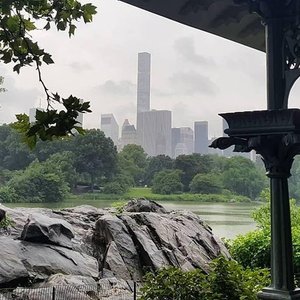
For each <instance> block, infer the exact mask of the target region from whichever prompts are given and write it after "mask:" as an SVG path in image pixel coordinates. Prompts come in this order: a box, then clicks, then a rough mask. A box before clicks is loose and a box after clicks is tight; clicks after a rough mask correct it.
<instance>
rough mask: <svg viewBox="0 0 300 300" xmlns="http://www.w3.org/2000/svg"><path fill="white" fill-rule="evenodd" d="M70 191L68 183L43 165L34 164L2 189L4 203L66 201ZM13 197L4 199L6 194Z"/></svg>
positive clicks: (0, 192)
mask: <svg viewBox="0 0 300 300" xmlns="http://www.w3.org/2000/svg"><path fill="white" fill-rule="evenodd" d="M68 191H69V188H68V185H67V183H66V182H65V181H64V180H63V178H62V177H60V174H58V173H55V170H52V171H50V170H48V169H47V168H45V167H44V165H43V164H40V163H38V162H33V163H32V164H31V165H30V166H29V167H28V168H27V169H26V170H24V171H22V172H19V173H17V174H16V175H15V176H14V177H13V178H12V179H11V180H10V181H9V182H8V184H7V186H5V187H2V188H1V189H0V196H2V200H3V201H9V202H12V201H13V200H12V199H14V201H16V202H59V201H62V200H64V198H65V197H66V196H67V194H68ZM5 192H6V193H9V192H10V193H11V195H10V196H9V197H8V196H7V197H6V198H4V193H5Z"/></svg>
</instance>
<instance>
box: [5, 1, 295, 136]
mask: <svg viewBox="0 0 300 300" xmlns="http://www.w3.org/2000/svg"><path fill="white" fill-rule="evenodd" d="M92 2H94V4H95V5H97V6H98V14H97V16H96V17H95V19H94V22H93V23H92V24H88V25H84V24H78V30H77V32H76V33H75V37H73V38H72V39H69V38H68V36H67V34H66V33H63V32H61V33H57V32H56V31H55V30H50V31H49V32H47V33H45V32H41V33H39V34H37V36H36V38H37V39H38V40H39V43H40V45H41V46H42V47H44V48H45V49H46V50H48V51H49V52H50V53H51V54H52V55H53V59H54V61H55V64H54V65H51V66H44V67H43V69H42V70H43V77H44V80H45V81H46V83H47V86H48V87H49V89H50V90H51V91H53V92H56V91H57V92H59V93H61V94H62V95H64V96H68V95H70V94H74V95H76V96H78V97H81V98H83V99H84V100H86V101H90V102H91V107H92V110H93V112H92V113H91V114H87V115H85V118H84V124H85V127H87V128H93V127H94V128H99V127H100V115H101V114H103V113H107V112H113V113H114V114H115V116H116V119H117V121H118V123H119V124H122V122H123V120H124V119H125V118H128V119H129V121H130V122H131V123H133V124H135V122H136V90H137V53H138V52H143V51H146V52H149V53H151V55H152V68H151V71H152V74H151V106H152V107H154V108H155V109H165V110H171V111H172V112H173V116H172V120H173V124H172V125H173V127H181V126H189V127H193V121H195V120H207V121H208V122H209V135H210V136H217V135H221V134H222V133H221V128H222V121H221V118H220V117H219V116H218V113H221V112H229V111H244V110H259V109H264V108H265V105H266V104H265V103H266V101H265V98H266V97H265V55H264V53H261V52H258V51H255V50H252V49H249V48H247V47H244V46H241V45H238V44H236V43H233V42H230V41H226V40H224V39H221V38H218V37H215V36H213V35H209V34H206V33H204V32H200V31H199V30H195V29H193V28H189V27H187V26H184V25H181V24H178V23H176V22H173V21H170V20H166V19H164V18H162V17H159V16H156V15H153V14H151V13H148V12H145V11H142V10H139V9H137V8H134V7H131V6H129V5H127V4H124V3H122V2H119V1H112V0H103V1H92ZM0 74H1V75H2V76H4V77H5V87H6V88H7V90H8V92H6V93H2V94H1V95H0V97H1V98H0V99H1V109H0V122H1V123H8V122H11V121H14V115H15V114H16V113H20V112H25V113H28V111H29V108H30V107H33V106H39V103H40V101H41V103H42V106H44V107H45V106H46V103H45V96H44V94H43V91H42V88H41V86H40V85H39V83H38V79H37V73H36V71H35V69H34V68H27V69H24V70H22V71H21V75H19V76H18V75H17V74H14V73H13V72H12V65H5V66H4V65H2V66H1V68H0ZM297 95H300V88H299V84H296V86H295V88H294V89H293V91H292V94H291V98H290V107H296V106H299V101H297Z"/></svg>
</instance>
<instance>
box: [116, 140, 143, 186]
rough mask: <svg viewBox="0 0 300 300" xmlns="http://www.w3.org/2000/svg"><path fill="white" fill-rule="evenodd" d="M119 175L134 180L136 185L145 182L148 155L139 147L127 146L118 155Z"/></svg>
mask: <svg viewBox="0 0 300 300" xmlns="http://www.w3.org/2000/svg"><path fill="white" fill-rule="evenodd" d="M118 166H119V173H121V174H123V175H125V176H128V177H131V178H133V180H134V182H135V184H136V185H140V184H141V183H143V182H144V173H145V168H146V167H147V154H146V153H145V151H144V149H143V148H142V147H141V146H138V145H131V144H130V145H126V146H125V147H124V148H123V149H122V151H121V152H120V153H119V154H118Z"/></svg>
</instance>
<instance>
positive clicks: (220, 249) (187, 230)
mask: <svg viewBox="0 0 300 300" xmlns="http://www.w3.org/2000/svg"><path fill="white" fill-rule="evenodd" d="M94 246H95V249H96V251H95V256H96V257H97V259H98V261H99V262H100V269H102V268H106V269H109V270H111V271H112V272H113V273H114V274H115V276H118V277H119V278H123V279H130V278H131V279H139V278H141V274H142V273H143V271H144V270H153V271H155V270H158V269H160V268H162V267H166V266H175V267H180V268H182V269H183V270H192V269H195V268H200V269H202V270H203V271H204V272H209V262H210V261H211V260H212V259H213V258H216V257H218V256H219V255H223V256H225V257H227V258H229V257H230V255H229V253H228V251H227V249H226V247H225V246H224V244H223V243H222V241H221V240H219V239H218V238H217V237H216V236H214V235H213V233H212V231H211V228H210V227H209V226H208V225H206V224H205V223H204V222H203V220H202V219H201V218H200V217H199V216H197V215H195V214H194V213H191V212H185V211H184V212H171V213H165V214H161V213H160V214H158V213H152V212H150V213H149V212H140V213H128V212H127V213H123V214H121V215H118V217H117V216H114V215H108V214H107V215H104V216H102V217H100V218H99V220H98V221H97V222H96V228H95V236H94ZM126 268H127V270H128V271H129V273H130V277H129V276H128V275H127V270H126Z"/></svg>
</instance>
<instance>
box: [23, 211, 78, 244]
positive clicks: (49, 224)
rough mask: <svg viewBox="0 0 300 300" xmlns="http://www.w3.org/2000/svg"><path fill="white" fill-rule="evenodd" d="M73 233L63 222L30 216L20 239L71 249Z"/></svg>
mask: <svg viewBox="0 0 300 300" xmlns="http://www.w3.org/2000/svg"><path fill="white" fill-rule="evenodd" d="M73 238H74V231H73V228H72V226H71V225H70V224H69V223H68V222H67V221H65V220H61V219H58V218H50V217H48V216H45V215H42V214H37V213H35V214H32V215H30V216H29V217H28V220H27V222H26V224H25V226H24V228H23V231H22V233H21V239H22V240H24V241H29V242H34V243H47V244H54V245H59V246H63V247H67V248H72V241H71V240H72V239H73Z"/></svg>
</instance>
